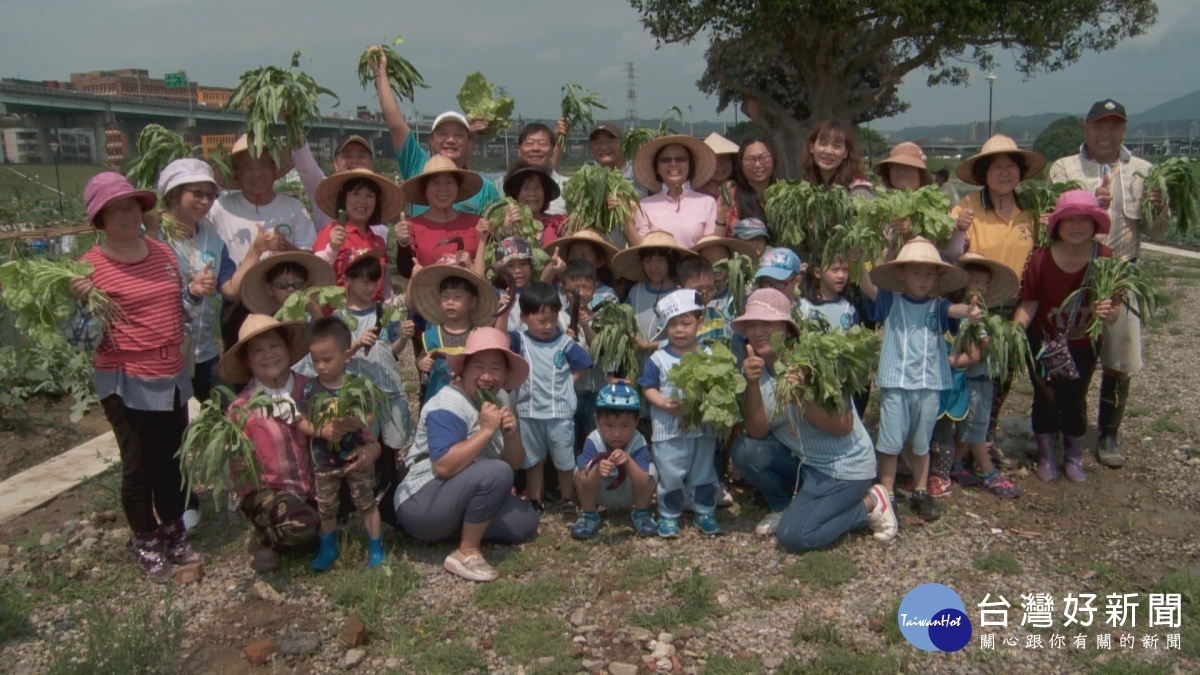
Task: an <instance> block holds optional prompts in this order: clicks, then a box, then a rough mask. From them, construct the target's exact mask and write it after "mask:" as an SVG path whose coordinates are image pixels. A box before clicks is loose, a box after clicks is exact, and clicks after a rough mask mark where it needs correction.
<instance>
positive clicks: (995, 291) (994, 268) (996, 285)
mask: <svg viewBox="0 0 1200 675" xmlns="http://www.w3.org/2000/svg"><path fill="white" fill-rule="evenodd" d="M967 265H978V266H979V267H986V268H987V269H988V270H989V271H991V273H992V281H991V283H990V284H988V292H987V295H985V296H983V304H985V305H987V306H988V307H999V306H1000V305H1002V304H1004V303H1005V302H1008V301H1009V300H1012V299H1013V298H1015V297H1017V292H1018V291H1020V290H1021V281H1020V280H1019V279H1017V273H1016V272H1014V271H1013V269H1012V268H1011V267H1009V266H1008V265H1005V264H1004V263H1002V262H998V261H995V260H992V259H991V258H987V257H984V256H982V255H979V254H978V253H964V254H962V255H961V256H959V257H958V266H959V267H966V266H967Z"/></svg>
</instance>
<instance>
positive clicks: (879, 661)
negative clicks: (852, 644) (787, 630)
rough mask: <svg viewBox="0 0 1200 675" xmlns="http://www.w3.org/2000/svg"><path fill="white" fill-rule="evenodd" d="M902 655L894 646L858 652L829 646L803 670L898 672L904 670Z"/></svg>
mask: <svg viewBox="0 0 1200 675" xmlns="http://www.w3.org/2000/svg"><path fill="white" fill-rule="evenodd" d="M904 667H905V658H904V655H903V654H902V653H901V652H900V651H899V650H897V649H895V648H890V649H887V650H886V651H882V652H877V651H866V652H859V651H855V650H853V649H850V648H847V647H841V646H836V645H835V646H829V647H826V648H824V649H822V650H821V653H820V654H818V655H817V658H815V659H813V660H812V661H811V662H810V663H809V664H808V667H807V668H805V670H804V672H807V673H820V674H824V673H829V674H830V675H834V674H836V675H842V674H843V673H898V672H901V671H902V670H904Z"/></svg>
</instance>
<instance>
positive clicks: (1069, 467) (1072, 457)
mask: <svg viewBox="0 0 1200 675" xmlns="http://www.w3.org/2000/svg"><path fill="white" fill-rule="evenodd" d="M1063 473H1064V474H1066V476H1067V480H1069V481H1073V482H1075V483H1082V482H1084V481H1086V480H1087V475H1086V474H1084V473H1083V436H1066V435H1064V436H1063Z"/></svg>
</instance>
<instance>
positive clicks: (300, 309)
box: [275, 286, 358, 330]
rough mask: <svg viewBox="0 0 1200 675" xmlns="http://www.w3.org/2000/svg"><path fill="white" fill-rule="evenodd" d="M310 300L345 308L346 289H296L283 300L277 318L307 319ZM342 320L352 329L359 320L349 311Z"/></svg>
mask: <svg viewBox="0 0 1200 675" xmlns="http://www.w3.org/2000/svg"><path fill="white" fill-rule="evenodd" d="M309 300H312V301H313V302H316V303H317V306H319V307H325V306H329V307H332V308H334V309H345V308H346V289H344V288H342V287H340V286H313V287H311V288H305V289H301V290H299V291H296V292H295V293H292V294H291V295H289V296H288V299H287V300H284V301H283V305H281V306H280V307H279V310H278V311H276V312H275V318H276V319H277V320H279V321H307V320H308V302H309ZM342 320H343V321H345V322H346V325H347V326H350V330H354V329H355V328H356V327H357V326H358V321H357V320H355V318H354V317H353V316H351V315H350V314H349V313H348V312H343V316H342Z"/></svg>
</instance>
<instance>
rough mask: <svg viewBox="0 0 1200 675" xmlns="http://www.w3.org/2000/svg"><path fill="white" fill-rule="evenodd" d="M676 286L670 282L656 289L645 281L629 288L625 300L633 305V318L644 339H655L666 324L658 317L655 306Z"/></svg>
mask: <svg viewBox="0 0 1200 675" xmlns="http://www.w3.org/2000/svg"><path fill="white" fill-rule="evenodd" d="M675 288H676V286H675V284H672V283H670V282H668V283H667V285H666V286H664V287H662V288H661V289H659V290H657V291H656V290H654V289H652V288H650V286H649V284H647V283H646V282H644V281H643V282H641V283H639V284H637V285H635V286H634V287H633V288H631V289H629V295H628V296H626V298H625V302H627V303H629V304H630V305H631V306H632V307H633V319H634V321H636V322H637V327H638V333H640V334H641V336H642V339H645V340H653V339H654V336H656V335H658V334H659V332H660V331H662V329H663V326H664V325H666V324H665V322H663V321H662V320H660V319H659V318H658V313H657V312H655V311H654V306H655V305H656V304H658V301H659V300H661V299H662V298H663V296H665V295H667V294H668V293H670V292H672V291H674V290H675Z"/></svg>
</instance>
